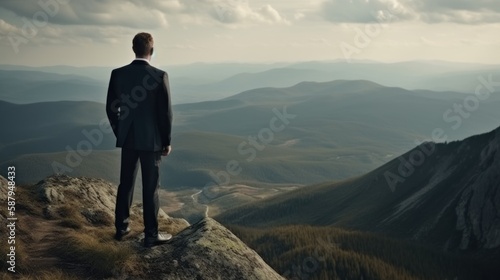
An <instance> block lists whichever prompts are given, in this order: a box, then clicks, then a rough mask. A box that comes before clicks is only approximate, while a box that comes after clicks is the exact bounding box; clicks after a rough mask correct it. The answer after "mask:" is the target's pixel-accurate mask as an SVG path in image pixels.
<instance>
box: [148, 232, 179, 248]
mask: <svg viewBox="0 0 500 280" xmlns="http://www.w3.org/2000/svg"><path fill="white" fill-rule="evenodd" d="M170 239H172V234H170V233H158V236H156V237H146V238H144V247H146V248H150V247H153V246H156V245H161V244H165V243H167V242H168V241H169V240H170Z"/></svg>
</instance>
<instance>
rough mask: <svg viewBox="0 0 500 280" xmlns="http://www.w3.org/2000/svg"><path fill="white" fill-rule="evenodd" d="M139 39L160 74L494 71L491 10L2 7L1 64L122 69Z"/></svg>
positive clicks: (382, 4)
mask: <svg viewBox="0 0 500 280" xmlns="http://www.w3.org/2000/svg"><path fill="white" fill-rule="evenodd" d="M140 31H147V32H150V33H152V34H153V36H154V38H155V51H156V54H155V57H154V63H155V64H159V65H168V64H185V63H193V62H234V61H237V62H255V63H261V62H266V63H271V62H285V61H286V62H291V61H308V60H334V59H347V60H351V61H352V60H356V59H368V60H376V61H384V62H393V61H408V60H446V61H462V62H477V63H489V64H492V63H494V64H500V36H499V34H500V1H498V0H307V1H304V0H300V1H298V0H287V1H285V0H132V1H120V0H85V1H79V0H26V1H20V0H1V1H0V63H1V64H20V65H33V66H42V65H74V66H113V65H117V64H123V63H126V62H128V61H129V60H130V59H132V58H133V53H132V50H131V41H132V37H133V36H134V35H135V34H136V33H137V32H140Z"/></svg>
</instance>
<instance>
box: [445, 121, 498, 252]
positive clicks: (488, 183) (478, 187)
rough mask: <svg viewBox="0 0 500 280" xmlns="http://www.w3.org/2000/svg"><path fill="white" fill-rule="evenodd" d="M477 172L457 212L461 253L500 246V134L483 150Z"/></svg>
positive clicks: (466, 188)
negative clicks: (474, 247)
mask: <svg viewBox="0 0 500 280" xmlns="http://www.w3.org/2000/svg"><path fill="white" fill-rule="evenodd" d="M476 164H477V165H476V166H477V167H476V168H477V169H478V170H477V172H476V173H475V174H473V176H470V179H469V181H468V182H467V184H466V187H465V189H464V190H463V191H462V194H461V196H460V199H459V203H458V205H457V207H456V208H455V212H456V215H457V223H456V229H457V230H458V231H461V232H462V236H461V241H460V245H459V246H460V249H463V250H464V249H469V248H470V247H471V246H472V244H471V243H475V244H474V245H473V246H476V247H481V248H486V249H492V248H496V247H498V246H500V190H499V186H498V183H499V182H500V173H499V170H500V130H497V131H496V133H495V137H493V138H492V139H491V140H490V141H489V142H488V144H487V145H486V146H485V147H484V148H483V149H482V150H481V153H480V158H479V162H477V163H476Z"/></svg>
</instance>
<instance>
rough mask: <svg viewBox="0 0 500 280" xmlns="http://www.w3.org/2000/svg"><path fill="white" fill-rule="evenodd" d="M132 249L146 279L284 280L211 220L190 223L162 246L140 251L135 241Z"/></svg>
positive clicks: (239, 241) (231, 234)
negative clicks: (137, 257) (136, 253)
mask: <svg viewBox="0 0 500 280" xmlns="http://www.w3.org/2000/svg"><path fill="white" fill-rule="evenodd" d="M134 242H136V241H134ZM136 246H137V250H138V254H139V255H141V256H142V257H143V258H144V259H145V262H146V265H147V271H146V275H145V276H144V277H145V278H146V279H169V280H181V279H182V280H187V279H200V280H201V279H207V280H209V279H210V280H212V279H223V280H231V279H235V280H236V279H237V280H245V279H246V280H258V279H265V280H273V279H284V278H283V277H281V276H280V275H279V274H278V273H277V272H275V271H274V270H273V269H272V268H271V267H270V266H269V265H268V264H266V263H265V262H264V260H262V258H261V257H260V256H259V255H258V254H257V253H256V252H255V251H254V250H252V249H250V248H249V247H248V246H247V245H245V243H243V242H242V241H241V240H240V239H239V238H238V237H236V236H235V235H234V234H233V233H232V232H231V231H229V230H228V229H227V228H225V227H224V226H222V225H221V224H219V223H218V222H217V221H215V220H213V219H211V218H204V219H203V220H201V221H199V222H198V223H196V224H193V225H192V226H190V227H189V228H187V229H185V230H184V231H182V232H181V233H179V234H178V235H176V236H174V238H173V239H172V241H171V242H170V243H168V244H166V245H161V246H157V247H153V248H151V249H143V248H141V247H140V243H138V242H136ZM119 278H121V277H119ZM124 278H127V277H126V276H124ZM128 279H133V278H128Z"/></svg>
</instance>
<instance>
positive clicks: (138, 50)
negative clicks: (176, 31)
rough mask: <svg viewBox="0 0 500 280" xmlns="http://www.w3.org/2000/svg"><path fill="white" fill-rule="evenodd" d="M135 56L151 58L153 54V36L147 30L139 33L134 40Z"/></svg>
mask: <svg viewBox="0 0 500 280" xmlns="http://www.w3.org/2000/svg"><path fill="white" fill-rule="evenodd" d="M132 50H134V53H135V57H140V58H147V59H150V58H151V55H153V36H151V34H149V33H146V32H141V33H137V35H135V37H134V39H133V40H132Z"/></svg>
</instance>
